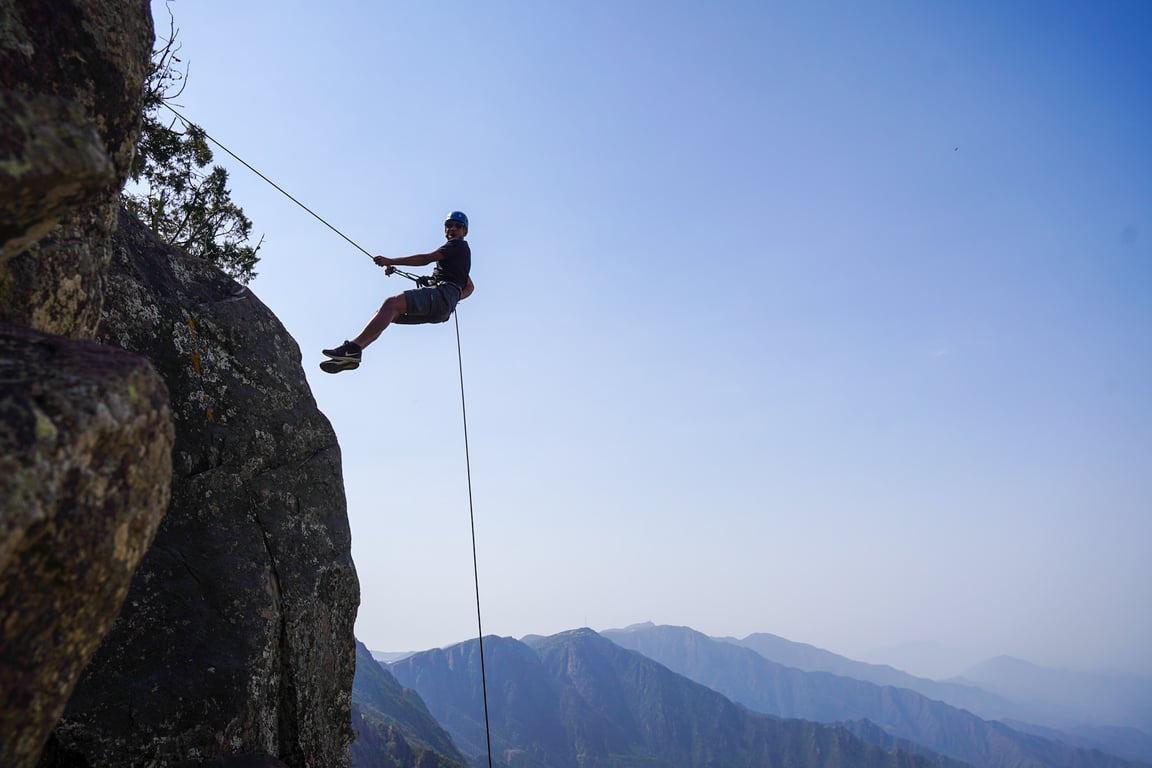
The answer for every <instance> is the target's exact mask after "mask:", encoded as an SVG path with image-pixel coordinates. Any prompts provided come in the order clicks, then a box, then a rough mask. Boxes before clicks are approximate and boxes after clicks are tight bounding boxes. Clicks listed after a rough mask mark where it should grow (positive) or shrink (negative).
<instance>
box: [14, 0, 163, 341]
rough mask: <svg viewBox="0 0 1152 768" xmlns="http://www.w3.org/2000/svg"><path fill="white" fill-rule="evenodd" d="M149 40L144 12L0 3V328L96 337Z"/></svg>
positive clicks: (77, 2) (30, 1) (143, 7)
mask: <svg viewBox="0 0 1152 768" xmlns="http://www.w3.org/2000/svg"><path fill="white" fill-rule="evenodd" d="M153 39H154V34H153V31H152V15H151V10H150V6H149V3H148V0H19V2H15V1H14V0H0V94H2V96H0V105H2V106H3V109H0V148H2V154H0V157H2V158H3V160H2V161H0V321H6V322H10V323H13V324H17V325H30V326H32V327H34V328H38V329H39V330H42V331H47V332H50V333H56V334H60V335H62V336H72V337H75V338H91V336H92V334H93V333H94V331H95V329H96V325H97V323H98V322H99V320H100V309H101V305H102V301H103V279H104V274H105V272H106V269H107V264H108V258H109V243H110V238H111V234H112V230H113V229H114V228H115V225H116V211H117V209H118V207H119V191H120V184H121V183H122V181H123V180H124V179H125V178H127V175H128V167H129V163H130V162H131V159H132V153H133V148H134V146H135V143H136V136H137V132H138V131H139V122H140V108H141V102H142V99H143V83H144V78H145V76H146V75H147V72H148V67H149V66H150V65H149V54H150V51H151V48H152V41H153ZM76 206H80V207H76ZM57 223H59V224H60V226H58V227H56V228H55V229H53V227H54V225H56V224H57ZM34 241H35V242H34Z"/></svg>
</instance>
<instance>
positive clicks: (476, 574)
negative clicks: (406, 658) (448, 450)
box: [452, 312, 492, 768]
mask: <svg viewBox="0 0 1152 768" xmlns="http://www.w3.org/2000/svg"><path fill="white" fill-rule="evenodd" d="M452 314H453V319H454V320H455V321H456V361H457V363H458V365H459V367H460V415H461V417H462V419H463V421H464V466H465V468H466V474H467V476H468V519H469V520H470V521H471V523H472V578H473V581H474V582H475V583H476V635H477V641H478V642H479V643H480V691H481V694H482V696H483V699H484V737H485V738H486V739H487V741H488V768H492V727H491V725H490V724H489V722H488V673H487V670H485V668H484V625H483V623H482V622H481V619H480V565H479V563H478V562H477V559H476V514H475V512H474V511H473V509H472V455H471V451H469V449H468V407H467V405H465V399H464V353H463V352H461V348H460V315H459V313H457V312H453V313H452Z"/></svg>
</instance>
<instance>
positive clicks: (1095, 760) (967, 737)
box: [603, 624, 1125, 768]
mask: <svg viewBox="0 0 1152 768" xmlns="http://www.w3.org/2000/svg"><path fill="white" fill-rule="evenodd" d="M603 634H604V636H605V637H607V638H609V639H611V640H612V641H613V642H615V643H617V644H619V645H621V646H622V647H625V648H630V649H632V650H635V651H637V652H639V653H642V654H644V655H645V656H648V657H649V658H652V659H654V660H655V661H658V662H660V663H661V664H664V665H665V666H667V667H668V668H669V669H672V670H673V671H675V672H678V673H679V674H682V675H684V676H685V677H688V678H689V679H692V680H695V681H696V682H699V683H701V684H703V685H706V686H708V687H709V688H712V689H713V690H716V691H718V692H720V693H722V694H724V695H725V696H727V697H729V698H730V699H732V700H733V701H735V702H737V703H740V704H743V705H744V706H746V707H748V708H749V709H752V710H753V711H757V712H763V713H767V714H772V715H776V716H779V717H789V718H804V719H810V720H816V721H820V722H839V721H858V720H867V721H869V722H870V723H874V724H876V725H879V726H880V727H881V728H883V730H884V731H885V732H886V733H889V734H891V735H893V736H896V737H899V738H904V739H907V740H909V741H913V742H916V743H918V744H921V745H923V746H925V747H927V748H929V749H932V750H934V751H937V752H940V753H942V754H945V755H949V756H951V757H953V758H956V759H958V760H962V761H965V762H968V763H971V764H972V765H975V766H981V767H982V768H1016V767H1017V766H1051V768H1063V767H1065V766H1074V765H1076V766H1087V765H1094V766H1118V765H1124V764H1125V760H1123V759H1121V758H1120V757H1112V756H1110V755H1107V754H1104V753H1102V752H1096V751H1092V750H1089V749H1084V748H1078V747H1074V746H1071V745H1068V744H1066V743H1063V742H1059V741H1053V740H1050V739H1046V738H1042V737H1040V736H1037V735H1035V734H1029V733H1024V732H1022V731H1019V730H1016V729H1013V728H1011V727H1009V726H1008V725H1006V724H1004V723H1002V722H998V721H994V720H985V719H982V718H980V717H978V716H977V715H975V714H973V713H972V712H970V711H968V710H965V709H961V708H959V707H956V706H952V705H950V704H946V703H944V702H942V701H937V700H934V699H931V698H929V697H928V696H925V695H923V694H920V693H918V692H916V691H915V690H912V689H910V688H901V687H896V686H894V685H879V684H876V683H872V682H868V681H865V680H859V679H855V678H851V677H846V676H842V675H839V674H832V673H830V672H822V671H811V672H808V671H803V670H801V669H797V668H795V667H788V666H785V665H783V664H780V663H777V662H774V661H771V660H769V659H767V658H765V657H764V656H763V655H761V653H759V652H757V651H754V650H752V649H751V648H748V647H744V646H743V645H737V644H734V643H732V642H729V641H723V640H717V639H713V638H710V637H708V636H706V635H703V634H701V633H699V632H696V631H695V630H692V629H689V628H687V627H667V626H654V625H650V624H648V625H636V626H633V627H629V628H627V629H624V630H615V631H606V632H604V633H603ZM752 644H754V645H756V644H758V645H760V646H761V647H762V648H764V650H765V652H770V650H771V649H770V648H768V647H766V644H764V643H762V642H759V643H758V642H756V641H753V643H752ZM776 645H779V644H778V643H777V644H776ZM791 660H792V661H793V662H795V661H797V660H796V659H795V658H793V659H791ZM824 661H825V662H830V661H831V660H830V659H826V658H825V659H824ZM865 666H868V667H870V666H872V665H865ZM842 671H843V670H842ZM892 671H893V672H896V671H895V670H892ZM868 672H870V673H871V674H876V672H877V671H876V670H875V669H872V670H868ZM954 687H958V686H954ZM969 695H970V694H969ZM989 700H991V697H990V698H989Z"/></svg>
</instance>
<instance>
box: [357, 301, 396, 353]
mask: <svg viewBox="0 0 1152 768" xmlns="http://www.w3.org/2000/svg"><path fill="white" fill-rule="evenodd" d="M407 311H408V299H406V298H405V297H404V294H402V293H398V294H396V295H395V296H390V297H388V298H387V299H385V300H384V303H383V304H382V305H380V309H378V310H376V314H375V315H373V317H372V319H371V320H369V321H368V325H366V326H364V330H362V331H360V335H359V336H357V337H356V338H354V339H352V343H353V344H355V345H356V346H358V347H360V348H361V349H363V348H364V347H366V346H368V345H369V344H371V343H372V342H374V341H376V339H378V338H380V334H382V333H384V329H385V328H387V327H388V326H389V325H391V324H392V321H393V320H395V319H396V318H398V317H400V315H402V314H404V313H405V312H407Z"/></svg>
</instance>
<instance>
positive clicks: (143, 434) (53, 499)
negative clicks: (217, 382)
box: [0, 0, 173, 768]
mask: <svg viewBox="0 0 1152 768" xmlns="http://www.w3.org/2000/svg"><path fill="white" fill-rule="evenodd" d="M152 37H153V35H152V20H151V16H150V14H149V6H148V3H147V0H131V1H130V2H129V1H125V0H102V1H101V0H19V2H14V1H13V0H0V537H2V540H0V624H2V627H0V765H3V766H5V768H12V767H15V768H23V767H24V766H31V765H35V763H36V761H37V759H38V757H39V755H40V750H41V747H42V745H43V744H44V741H45V739H46V738H48V734H49V732H50V731H51V729H52V726H53V725H54V723H55V721H56V718H57V717H58V716H59V715H60V712H61V711H62V710H63V708H64V705H65V703H66V702H67V700H68V696H69V694H70V693H71V691H72V688H73V686H74V685H75V683H76V680H77V679H78V677H79V675H80V672H81V670H82V669H83V667H84V665H85V664H86V663H87V661H88V659H89V658H91V656H92V654H93V653H94V652H95V650H96V648H97V646H98V645H99V643H100V640H101V638H102V637H103V635H104V633H105V632H106V631H107V630H108V628H109V627H110V626H111V624H112V622H113V620H114V619H115V617H116V614H117V612H118V611H119V609H120V605H121V603H122V600H123V598H124V596H125V593H126V592H127V589H128V584H129V581H130V579H131V576H132V573H133V570H134V569H135V567H136V564H137V562H138V560H139V558H140V557H141V556H142V555H143V553H144V551H145V550H146V549H147V547H148V545H149V543H150V542H151V540H152V537H153V535H154V533H155V531H156V529H157V526H158V525H159V522H160V520H161V518H162V517H163V514H164V511H165V509H166V507H167V503H168V493H169V482H170V479H171V448H172V444H173V430H172V422H171V413H170V410H169V405H168V393H167V391H166V389H165V387H164V383H163V381H162V379H160V377H159V376H158V375H157V374H156V372H155V370H154V369H153V367H152V366H151V365H150V364H149V363H148V361H147V360H145V359H144V358H142V357H139V356H137V355H132V354H129V353H127V352H124V351H120V350H114V349H111V348H107V347H101V346H99V345H96V344H93V343H89V342H83V341H76V339H89V338H91V337H92V335H93V334H94V332H95V329H96V325H97V323H98V321H99V318H100V311H101V303H102V296H103V281H104V276H105V273H106V272H107V261H108V253H109V243H110V233H111V227H112V225H113V224H114V223H115V219H114V216H113V214H114V212H115V210H116V197H117V193H118V188H119V185H120V183H121V181H122V180H123V178H124V176H125V175H126V173H127V168H128V163H129V160H130V158H131V154H132V148H133V145H134V143H135V141H136V132H137V130H138V128H137V126H138V123H139V110H140V102H141V98H142V86H143V80H144V76H145V73H146V72H147V68H148V66H149V49H150V48H151V44H152ZM61 222H63V223H62V224H61ZM34 328H35V329H39V331H47V332H51V333H57V334H61V335H62V336H68V337H72V338H71V339H69V338H62V337H61V336H50V335H46V334H45V333H38V332H36V331H34V330H33V329H34Z"/></svg>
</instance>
